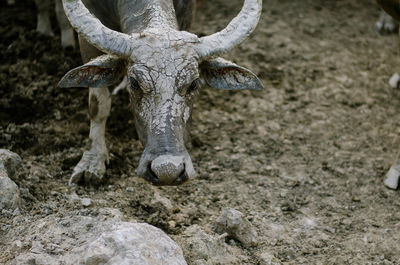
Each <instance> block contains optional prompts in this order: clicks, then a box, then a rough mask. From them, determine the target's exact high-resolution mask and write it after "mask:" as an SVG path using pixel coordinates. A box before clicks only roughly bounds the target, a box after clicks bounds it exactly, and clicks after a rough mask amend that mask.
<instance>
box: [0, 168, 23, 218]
mask: <svg viewBox="0 0 400 265" xmlns="http://www.w3.org/2000/svg"><path fill="white" fill-rule="evenodd" d="M21 204H22V201H21V197H20V195H19V190H18V186H17V184H15V183H14V181H12V180H11V179H10V178H9V177H8V176H7V173H6V171H5V170H4V169H1V168H0V211H1V210H3V209H4V210H8V211H14V210H17V209H18V208H19V207H21Z"/></svg>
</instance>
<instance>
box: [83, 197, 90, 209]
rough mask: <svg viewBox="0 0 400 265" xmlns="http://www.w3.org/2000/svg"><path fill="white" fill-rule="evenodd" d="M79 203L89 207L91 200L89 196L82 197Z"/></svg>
mask: <svg viewBox="0 0 400 265" xmlns="http://www.w3.org/2000/svg"><path fill="white" fill-rule="evenodd" d="M81 203H82V205H83V206H85V207H89V206H90V205H91V204H92V200H91V199H90V198H82V199H81Z"/></svg>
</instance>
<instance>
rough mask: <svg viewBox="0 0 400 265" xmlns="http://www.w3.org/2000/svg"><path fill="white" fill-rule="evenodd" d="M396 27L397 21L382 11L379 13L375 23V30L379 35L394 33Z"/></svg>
mask: <svg viewBox="0 0 400 265" xmlns="http://www.w3.org/2000/svg"><path fill="white" fill-rule="evenodd" d="M398 27H399V25H398V23H397V22H396V21H395V20H394V19H393V18H392V17H391V16H390V15H388V14H386V13H384V12H382V13H381V16H380V18H379V20H378V21H377V22H376V23H375V31H376V32H377V33H378V34H381V35H385V34H393V33H396V32H397V29H398Z"/></svg>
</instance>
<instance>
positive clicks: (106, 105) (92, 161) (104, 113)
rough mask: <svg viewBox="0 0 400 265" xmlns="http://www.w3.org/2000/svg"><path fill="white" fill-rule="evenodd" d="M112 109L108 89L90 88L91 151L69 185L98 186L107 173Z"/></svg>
mask: <svg viewBox="0 0 400 265" xmlns="http://www.w3.org/2000/svg"><path fill="white" fill-rule="evenodd" d="M110 109H111V95H110V91H109V90H108V88H107V87H105V88H89V116H90V134H89V138H90V140H91V143H90V144H91V146H90V149H89V150H87V151H85V152H84V153H83V156H82V158H81V160H80V161H79V163H78V165H77V166H76V167H75V168H74V171H73V172H72V176H71V178H70V181H69V184H70V185H72V184H75V183H79V182H81V181H83V182H84V183H85V184H86V185H98V184H100V183H101V182H102V180H103V176H104V174H105V172H106V166H105V163H106V162H108V151H107V146H106V141H105V130H106V121H107V117H108V116H109V114H110Z"/></svg>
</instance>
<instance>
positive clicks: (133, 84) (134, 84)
mask: <svg viewBox="0 0 400 265" xmlns="http://www.w3.org/2000/svg"><path fill="white" fill-rule="evenodd" d="M129 80H130V85H131V90H139V89H140V85H139V83H138V81H136V79H135V78H132V77H130V78H129Z"/></svg>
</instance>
